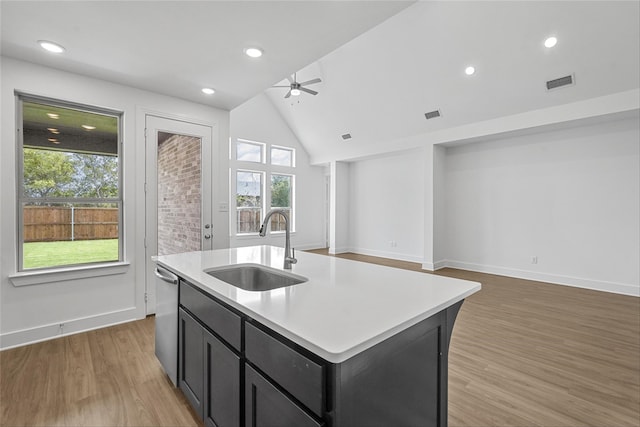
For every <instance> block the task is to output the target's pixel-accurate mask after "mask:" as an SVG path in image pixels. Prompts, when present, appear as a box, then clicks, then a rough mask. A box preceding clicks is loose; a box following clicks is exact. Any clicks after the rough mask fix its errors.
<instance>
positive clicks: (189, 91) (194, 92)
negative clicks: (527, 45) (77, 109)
mask: <svg viewBox="0 0 640 427" xmlns="http://www.w3.org/2000/svg"><path fill="white" fill-rule="evenodd" d="M409 4H411V2H409V1H6V0H2V1H1V2H0V14H1V24H2V25H1V33H0V35H1V40H2V44H1V49H2V50H1V52H2V55H4V56H9V57H13V58H17V59H22V60H25V61H29V62H34V63H37V64H42V65H46V66H49V67H53V68H58V69H61V70H66V71H71V72H75V73H79V74H85V75H89V76H93V77H97V78H100V79H104V80H108V81H112V82H116V83H120V84H124V85H129V86H134V87H138V88H142V89H146V90H150V91H154V92H158V93H163V94H166V95H170V96H175V97H179V98H183V99H188V100H191V101H195V102H199V103H203V104H207V105H211V106H214V107H219V108H223V109H229V110H230V109H232V108H234V107H236V106H238V105H240V104H241V103H243V102H244V101H246V100H248V99H250V98H252V97H253V96H255V95H256V94H258V93H260V92H262V91H263V90H264V89H266V88H268V87H270V86H271V85H273V84H274V83H275V82H278V81H280V80H281V79H283V78H284V77H285V76H287V75H289V74H291V73H293V72H295V71H296V70H299V69H300V68H302V67H304V66H306V65H308V64H310V63H312V62H313V61H315V60H316V59H318V58H320V57H322V56H324V55H326V54H328V53H329V52H331V51H333V50H334V49H336V48H337V47H339V46H341V45H343V44H344V43H346V42H347V41H349V40H351V39H353V38H354V37H356V36H357V35H359V34H361V33H363V32H364V31H366V30H368V29H369V28H371V27H374V26H375V25H377V24H379V23H380V22H382V21H383V20H385V19H387V18H388V17H389V16H391V15H393V14H395V13H397V12H398V11H400V10H402V9H403V8H405V7H407V6H408V5H409ZM42 39H44V40H50V41H54V42H56V43H59V44H61V45H62V46H64V47H65V48H66V52H65V53H64V54H63V55H55V54H51V53H48V52H46V51H44V50H42V49H41V48H40V47H39V45H37V43H36V42H37V41H38V40H42ZM252 45H255V46H258V47H260V48H262V49H263V50H264V52H265V54H264V56H263V57H262V58H260V59H257V60H256V59H251V58H249V57H247V56H245V55H244V53H243V50H244V49H245V48H246V47H248V46H252ZM203 87H212V88H214V89H215V90H216V91H217V92H216V94H214V95H213V96H206V95H204V94H203V93H202V92H201V91H200V90H201V89H202V88H203Z"/></svg>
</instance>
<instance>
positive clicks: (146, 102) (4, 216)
mask: <svg viewBox="0 0 640 427" xmlns="http://www.w3.org/2000/svg"><path fill="white" fill-rule="evenodd" d="M1 71H2V73H1V86H2V87H1V93H0V96H1V109H2V122H1V123H2V130H1V137H2V144H0V174H1V175H2V178H1V179H2V186H0V200H1V201H2V209H1V210H0V233H1V235H2V239H1V241H0V251H1V257H0V271H1V275H0V312H1V314H0V334H1V335H0V347H2V348H7V347H11V346H15V345H20V344H24V343H27V342H30V341H38V340H42V339H47V338H51V337H54V336H57V335H60V334H66V333H73V332H77V331H81V330H86V329H92V328H97V327H102V326H106V325H109V324H113V323H118V322H123V321H127V320H132V319H136V318H142V317H144V315H145V306H144V262H143V261H144V247H143V243H142V238H143V237H144V164H145V163H144V158H145V148H144V115H143V114H141V113H140V111H154V112H157V113H161V114H167V115H169V116H172V117H183V118H189V119H194V120H198V121H200V122H202V123H208V124H210V125H211V126H213V127H214V132H215V131H216V130H217V139H218V140H219V141H227V140H228V135H229V113H228V112H227V111H223V110H218V109H214V108H210V107H206V106H204V105H199V104H195V103H192V102H187V101H183V100H179V99H175V98H170V97H167V96H163V95H158V94H154V93H150V92H146V91H142V90H138V89H135V88H131V87H126V86H121V85H116V84H112V83H109V82H105V81H102V80H97V79H92V78H89V77H84V76H80V75H76V74H71V73H66V72H62V71H58V70H54V69H51V68H46V67H41V66H37V65H34V64H30V63H26V62H21V61H16V60H13V59H9V58H4V57H2V63H1ZM14 90H19V91H23V92H27V93H30V94H34V95H39V96H45V97H51V98H56V99H62V100H68V101H72V102H78V103H83V104H89V105H96V106H101V107H108V108H111V109H115V110H120V111H124V150H123V159H124V171H123V184H124V223H123V226H124V230H125V238H124V251H125V261H127V262H128V263H129V266H128V267H127V268H125V271H124V272H123V273H121V274H118V275H110V276H102V277H93V278H83V279H76V280H62V281H56V282H50V283H43V284H36V285H29V286H20V287H16V286H14V285H13V284H12V282H11V281H10V280H9V279H8V276H9V275H13V274H15V272H16V264H17V260H16V258H17V257H16V248H17V231H16V211H17V208H16V182H15V173H16V172H15V171H16V169H15V154H16V119H15V117H16V115H15V96H14ZM218 148H219V156H220V157H221V158H222V159H224V160H223V161H222V162H221V169H222V170H221V171H220V172H221V173H220V174H219V176H218V180H217V181H218V184H219V185H217V186H216V188H215V190H214V204H215V206H217V205H218V203H219V201H226V200H228V171H227V168H228V161H227V159H228V145H227V144H224V143H223V144H219V147H218ZM214 223H215V224H214V227H215V229H217V230H223V232H222V234H223V235H224V236H228V219H227V214H226V213H217V214H216V216H215V218H214ZM225 239H226V237H225ZM225 239H223V241H220V242H217V244H216V246H217V247H221V246H227V245H228V240H225ZM60 324H64V327H62V328H60Z"/></svg>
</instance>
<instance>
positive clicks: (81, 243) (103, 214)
mask: <svg viewBox="0 0 640 427" xmlns="http://www.w3.org/2000/svg"><path fill="white" fill-rule="evenodd" d="M18 106H19V108H18V113H19V114H18V121H19V122H18V129H19V155H18V171H19V172H18V173H19V176H18V192H17V194H18V206H19V209H18V228H19V229H18V236H19V239H18V242H19V248H18V270H19V271H25V270H34V269H45V268H46V269H51V268H56V267H63V266H72V265H84V264H92V263H108V262H118V261H122V258H123V256H122V227H121V222H122V191H121V179H120V176H121V167H122V166H121V156H120V153H119V147H120V133H121V132H120V126H121V113H119V112H114V111H108V110H103V109H97V108H92V107H86V106H80V105H75V104H70V103H66V102H61V101H54V100H48V99H43V98H36V97H31V96H25V95H19V96H18Z"/></svg>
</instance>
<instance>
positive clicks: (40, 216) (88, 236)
mask: <svg viewBox="0 0 640 427" xmlns="http://www.w3.org/2000/svg"><path fill="white" fill-rule="evenodd" d="M23 218H24V241H25V242H54V241H62V240H97V239H117V238H118V209H117V208H89V207H73V208H71V207H59V206H26V207H25V208H24V217H23Z"/></svg>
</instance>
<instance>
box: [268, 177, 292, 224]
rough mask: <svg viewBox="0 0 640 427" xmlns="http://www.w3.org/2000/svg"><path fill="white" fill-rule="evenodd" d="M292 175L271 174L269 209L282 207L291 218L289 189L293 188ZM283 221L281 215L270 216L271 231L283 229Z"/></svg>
mask: <svg viewBox="0 0 640 427" xmlns="http://www.w3.org/2000/svg"><path fill="white" fill-rule="evenodd" d="M292 183H293V176H292V175H279V174H272V175H271V209H282V210H285V211H286V212H287V214H289V218H291V201H292V200H291V199H292V198H293V197H292V194H291V190H292V188H293V185H292ZM285 230H286V227H285V223H284V218H282V215H274V216H272V217H271V231H285Z"/></svg>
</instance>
